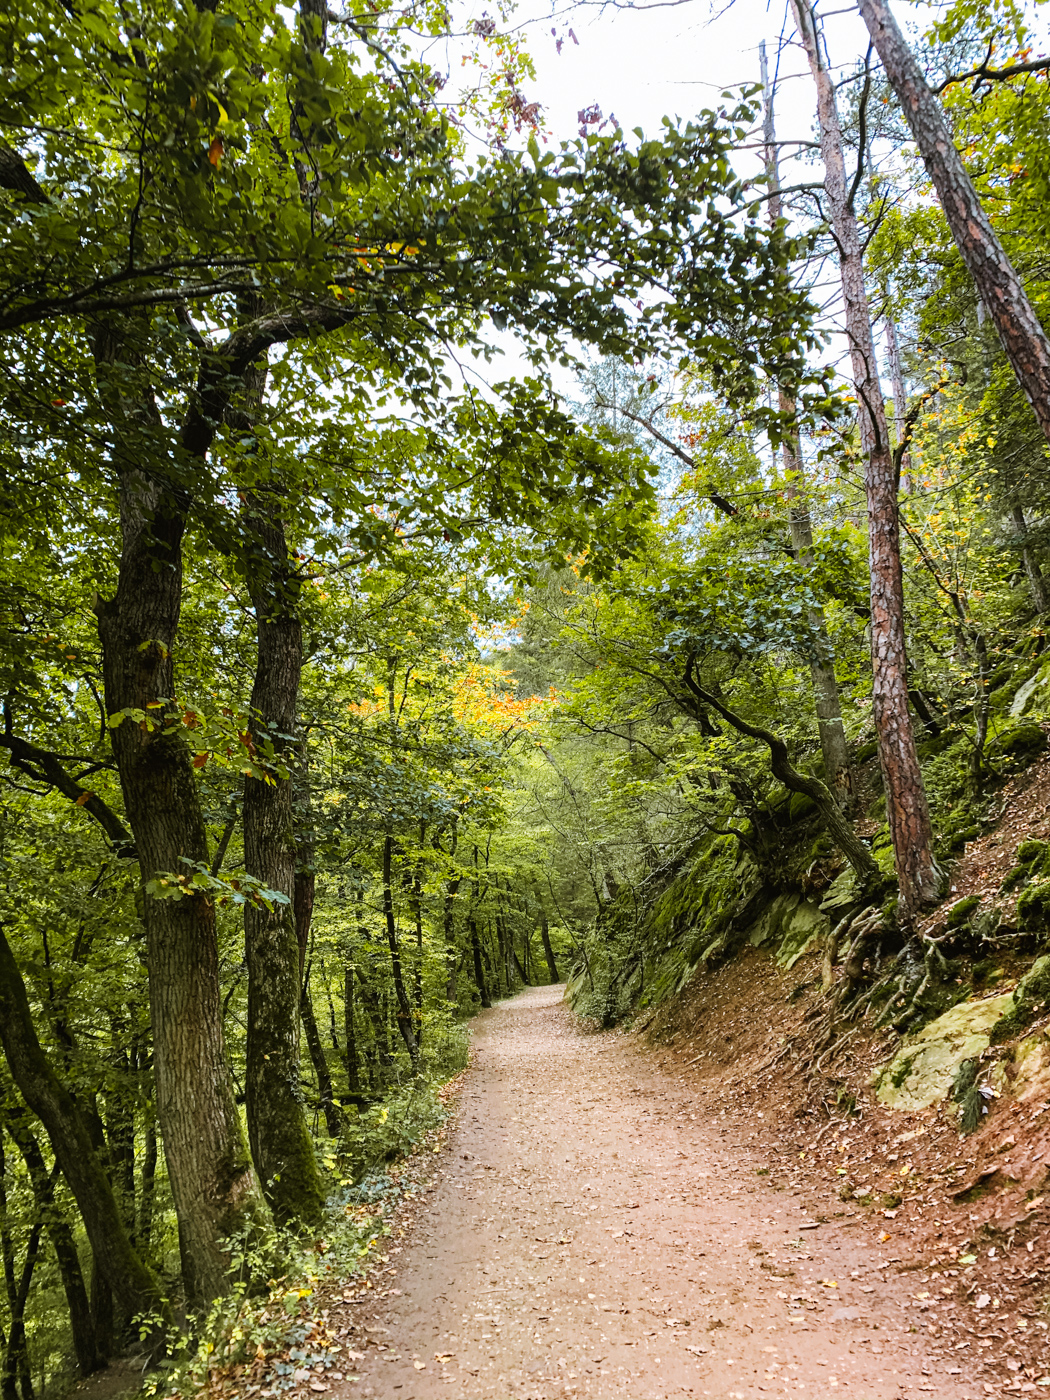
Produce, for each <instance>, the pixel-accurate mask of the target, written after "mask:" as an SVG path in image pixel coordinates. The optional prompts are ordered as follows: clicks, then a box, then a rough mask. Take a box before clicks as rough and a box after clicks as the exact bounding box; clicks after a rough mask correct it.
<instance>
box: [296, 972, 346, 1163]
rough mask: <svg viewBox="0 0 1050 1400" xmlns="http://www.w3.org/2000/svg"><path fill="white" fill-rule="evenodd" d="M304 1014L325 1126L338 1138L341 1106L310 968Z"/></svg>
mask: <svg viewBox="0 0 1050 1400" xmlns="http://www.w3.org/2000/svg"><path fill="white" fill-rule="evenodd" d="M302 1015H303V1029H304V1030H305V1031H306V1044H307V1048H308V1049H309V1051H310V1061H311V1063H312V1064H313V1067H314V1074H316V1076H317V1096H318V1098H319V1099H320V1100H321V1112H322V1113H323V1114H324V1121H325V1126H326V1127H327V1129H328V1136H329V1137H330V1138H338V1137H339V1136H340V1135H341V1133H342V1131H343V1121H342V1118H341V1117H340V1114H339V1106H338V1105H337V1103H336V1101H335V1089H334V1087H333V1085H332V1072H331V1070H330V1069H329V1068H328V1060H327V1057H326V1056H325V1053H324V1046H323V1045H322V1044H321V1032H320V1031H319V1030H318V1028H317V1017H316V1015H315V1014H314V1004H313V1000H312V998H311V996H310V969H309V968H307V969H306V976H305V977H304V978H303V997H302Z"/></svg>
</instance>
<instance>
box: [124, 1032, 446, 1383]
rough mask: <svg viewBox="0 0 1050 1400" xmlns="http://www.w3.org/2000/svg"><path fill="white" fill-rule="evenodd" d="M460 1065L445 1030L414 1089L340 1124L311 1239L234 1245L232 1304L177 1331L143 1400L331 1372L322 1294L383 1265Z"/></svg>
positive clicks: (327, 1155) (274, 1234) (330, 1146)
mask: <svg viewBox="0 0 1050 1400" xmlns="http://www.w3.org/2000/svg"><path fill="white" fill-rule="evenodd" d="M467 1057H468V1040H467V1034H466V1031H465V1029H464V1028H462V1027H459V1026H455V1025H450V1026H448V1027H446V1028H445V1031H444V1033H443V1034H441V1035H435V1036H434V1037H433V1038H432V1040H431V1045H430V1047H429V1052H428V1054H427V1055H426V1056H425V1057H424V1061H423V1065H422V1066H421V1072H420V1073H419V1074H418V1075H417V1076H416V1077H415V1078H414V1079H412V1080H411V1081H409V1082H408V1083H407V1084H405V1085H403V1086H402V1087H400V1088H398V1089H396V1090H395V1091H394V1092H393V1093H392V1094H391V1095H389V1096H388V1098H387V1099H386V1100H385V1101H384V1102H383V1103H381V1104H375V1105H373V1106H372V1107H370V1108H369V1109H367V1110H365V1111H361V1112H358V1111H357V1110H355V1109H350V1110H348V1111H346V1112H345V1114H344V1129H343V1132H342V1134H341V1136H340V1138H339V1139H338V1140H331V1141H326V1142H322V1143H320V1144H319V1145H318V1155H319V1157H320V1159H321V1161H322V1162H323V1164H324V1166H325V1169H326V1173H327V1177H328V1182H329V1187H330V1190H329V1195H328V1199H327V1202H326V1205H325V1212H324V1218H323V1220H322V1221H321V1222H320V1223H319V1225H318V1227H317V1229H316V1231H312V1232H310V1233H309V1234H308V1235H305V1236H304V1235H296V1234H293V1233H290V1232H287V1231H277V1230H276V1229H272V1230H271V1231H270V1233H269V1234H268V1235H266V1236H265V1237H263V1238H259V1237H256V1238H254V1239H253V1240H250V1241H248V1240H235V1241H232V1242H231V1243H230V1259H231V1269H230V1274H231V1277H233V1278H235V1279H236V1282H235V1284H234V1286H233V1288H232V1290H231V1292H230V1293H229V1294H228V1295H227V1296H226V1297H224V1298H219V1299H217V1300H216V1301H215V1302H214V1303H213V1304H212V1305H211V1307H210V1308H208V1310H207V1311H206V1312H203V1313H198V1314H188V1315H187V1316H186V1317H185V1320H184V1321H183V1323H182V1324H181V1325H180V1326H177V1327H175V1328H172V1330H171V1332H170V1334H169V1340H168V1349H167V1356H166V1358H165V1359H164V1360H163V1361H161V1363H160V1365H159V1366H158V1367H157V1369H156V1370H154V1371H153V1372H151V1374H150V1376H149V1378H148V1380H147V1382H146V1384H145V1386H144V1389H143V1391H142V1394H143V1396H146V1397H181V1396H199V1395H202V1394H208V1393H217V1392H219V1391H221V1390H222V1389H223V1388H224V1382H225V1381H226V1380H229V1379H232V1378H234V1377H243V1376H244V1375H245V1373H246V1372H247V1371H248V1370H252V1371H253V1372H254V1373H255V1374H254V1377H253V1378H254V1379H255V1380H256V1381H257V1382H258V1385H257V1388H260V1389H261V1387H262V1384H263V1382H265V1387H266V1388H265V1389H264V1390H262V1394H263V1395H276V1394H279V1393H281V1392H283V1391H285V1390H289V1389H291V1388H292V1386H293V1385H295V1384H296V1382H295V1380H294V1372H295V1370H296V1369H297V1367H298V1366H301V1365H310V1366H316V1365H319V1364H321V1365H335V1364H337V1353H335V1352H334V1351H328V1350H327V1349H326V1348H325V1346H324V1341H323V1337H319V1336H318V1334H317V1322H316V1317H315V1314H316V1312H317V1309H318V1308H319V1307H320V1306H321V1300H322V1298H323V1296H324V1295H325V1294H326V1293H327V1292H329V1291H331V1290H334V1289H335V1288H336V1287H345V1286H346V1285H347V1284H349V1283H351V1282H352V1281H353V1280H355V1279H357V1280H360V1279H361V1276H362V1275H363V1274H365V1273H366V1272H367V1271H368V1269H369V1268H370V1267H371V1265H372V1263H373V1261H375V1260H376V1259H377V1258H379V1259H381V1258H382V1257H383V1256H382V1255H381V1253H380V1250H381V1244H382V1240H383V1238H384V1236H386V1235H387V1234H388V1232H389V1229H390V1225H389V1221H390V1217H391V1215H392V1213H393V1210H394V1208H395V1206H396V1205H397V1203H398V1201H399V1200H400V1199H401V1197H402V1196H403V1195H405V1194H406V1193H408V1192H411V1191H412V1189H413V1188H414V1186H415V1184H416V1183H415V1179H414V1175H413V1159H415V1160H416V1161H417V1162H418V1160H419V1157H420V1155H421V1154H422V1153H423V1152H425V1151H429V1150H433V1151H435V1152H436V1151H438V1150H439V1146H440V1140H441V1137H442V1131H441V1130H442V1128H443V1125H444V1123H445V1121H446V1119H447V1116H448V1109H447V1107H446V1105H445V1103H444V1101H443V1090H444V1089H445V1086H446V1085H447V1083H448V1081H449V1080H450V1079H451V1078H452V1077H453V1076H454V1075H455V1074H456V1073H457V1072H458V1071H459V1070H461V1069H462V1068H463V1067H464V1066H465V1064H466V1062H467ZM146 1330H147V1329H146V1327H145V1324H144V1325H143V1328H142V1335H143V1336H145V1335H146ZM311 1339H312V1340H311ZM315 1352H316V1353H317V1354H316V1355H315Z"/></svg>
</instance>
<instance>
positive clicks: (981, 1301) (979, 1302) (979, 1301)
mask: <svg viewBox="0 0 1050 1400" xmlns="http://www.w3.org/2000/svg"><path fill="white" fill-rule="evenodd" d="M991 1301H992V1295H991V1294H990V1293H981V1294H980V1295H979V1296H978V1297H977V1298H975V1299H974V1304H973V1305H974V1307H975V1308H986V1307H987V1306H988V1304H989V1303H990V1302H991Z"/></svg>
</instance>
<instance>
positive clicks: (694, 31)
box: [518, 0, 867, 139]
mask: <svg viewBox="0 0 1050 1400" xmlns="http://www.w3.org/2000/svg"><path fill="white" fill-rule="evenodd" d="M847 3H848V0H838V3H836V0H830V3H828V4H826V5H825V6H822V7H821V8H822V9H826V10H827V11H829V12H830V11H832V10H834V9H841V8H844V7H845V4H847ZM545 8H546V7H545V6H544V4H543V3H542V0H521V4H520V7H519V9H518V16H519V17H520V18H521V19H529V18H531V17H532V16H536V20H535V21H534V22H533V23H531V24H530V26H529V32H530V39H529V49H530V51H531V53H532V56H533V59H534V61H535V63H536V69H537V81H536V83H535V85H534V89H535V90H534V91H530V92H529V94H528V95H529V96H530V97H532V96H534V97H536V98H538V100H539V101H541V102H542V103H543V105H544V108H545V111H546V115H547V121H548V125H549V126H550V128H551V130H552V133H553V134H554V136H555V137H568V136H572V135H575V132H576V127H577V121H576V114H577V112H578V111H579V109H580V108H582V107H586V106H588V105H589V104H590V103H592V102H597V103H598V105H599V106H600V107H601V109H602V111H603V112H604V113H605V114H606V115H608V114H609V112H610V111H612V112H615V114H616V116H617V118H618V119H619V122H620V125H621V126H622V127H623V128H624V129H625V130H630V129H631V128H633V127H636V126H641V127H643V128H644V129H645V131H646V133H647V134H653V135H655V134H657V132H658V130H659V124H660V119H661V117H663V116H664V115H665V114H666V115H670V116H672V117H673V116H678V117H681V118H682V119H683V120H684V119H687V118H688V117H689V116H691V115H692V114H693V113H694V112H696V111H699V110H700V109H702V108H704V107H707V106H712V105H714V104H715V103H716V102H717V101H718V99H719V95H720V93H721V92H722V90H723V89H724V88H731V87H737V86H739V85H741V84H743V83H748V82H756V83H757V82H758V79H759V56H758V46H759V42H760V41H761V40H762V39H765V41H766V44H767V48H768V51H769V59H770V69H771V71H772V70H773V69H774V68H775V67H776V63H777V49H778V47H779V41H780V36H781V33H782V32H783V33H784V34H785V35H786V37H787V38H788V39H790V38H791V36H792V34H793V26H792V24H791V22H790V20H789V19H787V18H786V15H785V3H784V0H771V3H770V4H769V5H767V4H766V3H765V0H735V3H733V4H732V5H731V6H730V8H728V9H727V10H725V11H724V13H721V14H719V13H718V11H719V10H720V9H721V8H722V6H721V4H720V3H718V0H716V3H715V4H714V5H712V3H711V0H686V3H682V4H677V5H674V4H666V5H663V6H661V7H660V8H654V9H649V10H646V9H641V8H639V9H637V10H633V11H632V10H618V9H614V8H612V7H611V6H610V7H609V8H606V9H601V8H598V7H597V6H586V7H584V6H580V7H579V8H576V9H574V10H570V9H566V11H565V12H564V14H563V15H562V16H561V17H560V18H558V19H556V20H553V21H547V22H546V23H542V22H541V21H540V19H539V17H540V16H542V15H543V14H544V13H545ZM712 11H714V17H712ZM555 25H556V26H557V28H558V34H559V37H561V38H562V39H563V41H564V42H563V45H562V51H561V53H560V54H558V52H557V50H556V46H555V39H554V37H553V36H552V34H551V28H552V27H553V26H555ZM569 28H572V30H573V31H574V33H575V34H576V37H577V38H578V39H579V44H578V45H576V44H574V43H573V42H572V40H571V39H570V38H568V34H567V32H568V30H569ZM826 32H827V36H828V46H829V50H830V53H831V60H832V62H833V63H835V64H839V63H841V64H844V65H846V66H850V67H851V66H852V65H853V63H854V62H855V61H856V59H857V58H858V57H859V56H862V55H863V53H864V50H865V48H866V47H867V34H866V31H865V30H864V28H863V25H862V24H861V21H860V19H859V17H858V16H857V15H856V14H847V15H841V16H836V17H833V18H829V19H828V21H827V25H826ZM780 80H781V81H780V83H779V84H778V92H777V125H778V128H781V129H778V136H781V137H789V136H790V137H801V138H805V139H808V138H809V137H810V135H811V129H812V124H813V111H814V105H815V103H814V89H813V84H812V80H811V78H810V76H809V72H808V69H807V68H806V65H805V58H804V56H803V54H802V52H801V50H800V49H799V48H798V47H797V46H795V45H792V46H790V47H787V48H785V50H784V51H783V53H782V55H781V58H780Z"/></svg>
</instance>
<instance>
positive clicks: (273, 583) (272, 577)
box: [243, 491, 324, 1225]
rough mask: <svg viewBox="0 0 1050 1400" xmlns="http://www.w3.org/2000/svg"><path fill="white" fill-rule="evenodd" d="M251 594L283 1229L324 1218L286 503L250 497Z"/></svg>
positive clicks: (263, 1130)
mask: <svg viewBox="0 0 1050 1400" xmlns="http://www.w3.org/2000/svg"><path fill="white" fill-rule="evenodd" d="M245 523H246V527H247V534H248V538H249V546H248V549H249V554H248V560H247V577H248V588H249V591H250V593H251V598H252V604H253V606H254V609H255V622H256V633H257V639H258V641H257V660H256V668H255V684H254V686H253V687H252V696H251V713H250V717H249V732H250V736H251V740H252V746H253V748H254V761H255V762H256V763H258V764H260V765H262V766H263V768H264V772H263V774H262V775H261V776H258V777H257V776H253V775H249V776H248V777H246V778H245V781H244V814H243V823H244V865H245V869H246V870H247V872H248V874H249V875H252V876H254V877H255V878H256V879H258V880H261V881H262V882H263V884H264V885H266V886H267V887H268V888H270V889H272V890H276V891H278V892H279V893H280V894H281V895H283V896H284V902H283V903H276V902H275V903H274V904H273V907H272V908H268V907H267V906H266V905H265V904H264V903H262V902H261V901H260V902H252V901H249V903H247V904H246V905H245V906H244V935H245V960H246V962H247V965H248V1034H247V1050H246V1064H245V1107H246V1110H247V1118H248V1140H249V1141H250V1143H251V1148H252V1157H253V1159H254V1161H255V1166H256V1170H257V1171H258V1173H259V1176H260V1178H261V1180H262V1183H263V1189H264V1190H265V1192H266V1196H267V1199H268V1201H269V1203H270V1206H271V1208H272V1210H273V1213H274V1218H275V1219H276V1220H277V1221H278V1223H280V1224H294V1225H298V1224H308V1223H314V1222H316V1221H317V1220H319V1219H320V1218H321V1213H322V1211H323V1209H324V1190H323V1188H322V1184H321V1177H320V1173H319V1171H318V1167H317V1157H316V1154H315V1153H314V1146H313V1142H312V1141H311V1138H310V1130H309V1127H308V1125H307V1122H306V1115H305V1113H304V1111H303V1104H302V1092H301V1089H300V1085H299V1073H300V1066H299V1011H300V1000H301V998H300V972H299V968H300V949H299V943H298V940H297V929H296V918H295V898H296V889H295V884H296V848H295V836H294V829H293V821H294V817H293V810H292V779H291V774H290V771H289V770H290V768H291V766H292V765H293V764H294V762H295V745H294V740H292V739H291V738H290V737H289V736H290V735H291V734H292V733H293V730H294V726H295V722H296V707H297V704H298V699H299V679H300V674H301V671H302V625H301V623H300V620H299V615H298V610H297V605H298V582H297V580H296V579H295V577H294V569H293V568H292V567H291V566H290V561H289V557H288V546H287V544H286V542H285V534H284V524H283V521H282V520H281V516H280V509H279V501H278V500H277V499H276V497H275V495H273V494H272V493H263V492H261V491H252V492H249V493H248V494H247V500H246V509H245Z"/></svg>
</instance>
